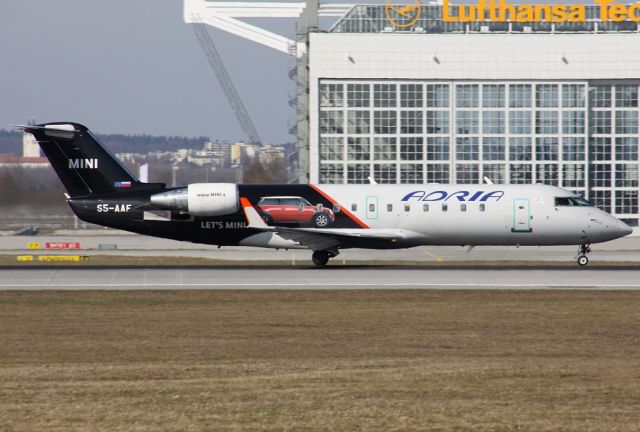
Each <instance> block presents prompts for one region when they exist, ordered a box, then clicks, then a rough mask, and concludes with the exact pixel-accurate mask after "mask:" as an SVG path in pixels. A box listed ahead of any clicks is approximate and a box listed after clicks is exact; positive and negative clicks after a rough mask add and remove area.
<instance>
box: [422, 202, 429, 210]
mask: <svg viewBox="0 0 640 432" xmlns="http://www.w3.org/2000/svg"><path fill="white" fill-rule="evenodd" d="M422 211H426V212H428V211H429V204H422Z"/></svg>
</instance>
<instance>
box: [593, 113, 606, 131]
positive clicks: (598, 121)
mask: <svg viewBox="0 0 640 432" xmlns="http://www.w3.org/2000/svg"><path fill="white" fill-rule="evenodd" d="M591 128H592V132H593V133H594V134H610V133H611V111H593V112H592V113H591Z"/></svg>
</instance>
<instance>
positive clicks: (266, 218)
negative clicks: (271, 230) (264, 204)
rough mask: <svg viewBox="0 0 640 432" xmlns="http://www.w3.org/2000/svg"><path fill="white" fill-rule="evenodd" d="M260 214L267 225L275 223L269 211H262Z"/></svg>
mask: <svg viewBox="0 0 640 432" xmlns="http://www.w3.org/2000/svg"><path fill="white" fill-rule="evenodd" d="M260 216H262V220H263V221H264V223H266V224H267V225H271V224H272V223H273V218H272V217H271V216H270V215H269V213H262V214H261V215H260Z"/></svg>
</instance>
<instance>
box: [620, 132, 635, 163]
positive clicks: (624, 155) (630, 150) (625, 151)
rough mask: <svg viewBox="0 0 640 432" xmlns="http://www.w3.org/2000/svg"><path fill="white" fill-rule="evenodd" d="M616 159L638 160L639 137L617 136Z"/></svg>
mask: <svg viewBox="0 0 640 432" xmlns="http://www.w3.org/2000/svg"><path fill="white" fill-rule="evenodd" d="M616 160H619V161H622V160H629V161H635V160H638V138H637V137H620V138H616Z"/></svg>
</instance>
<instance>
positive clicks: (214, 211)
mask: <svg viewBox="0 0 640 432" xmlns="http://www.w3.org/2000/svg"><path fill="white" fill-rule="evenodd" d="M151 203H152V204H155V205H157V206H161V207H164V208H169V209H172V210H181V211H185V212H188V213H189V214H191V215H193V216H225V215H230V214H233V213H236V212H237V211H239V210H240V199H239V194H238V186H237V185H236V184H234V183H193V184H190V185H189V186H187V187H186V188H181V189H176V190H172V191H168V192H162V193H159V194H155V195H152V196H151Z"/></svg>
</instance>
